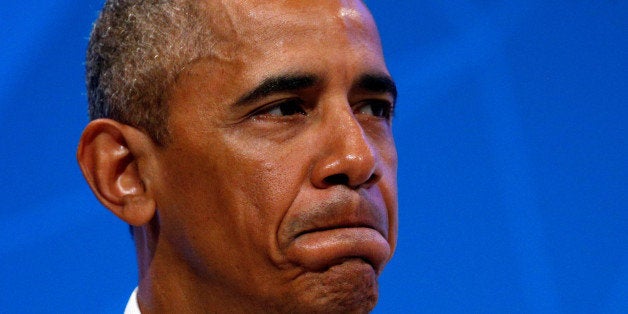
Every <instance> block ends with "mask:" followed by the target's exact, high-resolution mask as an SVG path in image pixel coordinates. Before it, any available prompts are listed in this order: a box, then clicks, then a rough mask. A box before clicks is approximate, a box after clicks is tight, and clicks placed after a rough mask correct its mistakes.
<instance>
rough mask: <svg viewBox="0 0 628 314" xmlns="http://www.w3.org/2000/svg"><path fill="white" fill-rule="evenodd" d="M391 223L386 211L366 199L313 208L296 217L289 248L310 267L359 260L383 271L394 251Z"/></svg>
mask: <svg viewBox="0 0 628 314" xmlns="http://www.w3.org/2000/svg"><path fill="white" fill-rule="evenodd" d="M387 225H388V219H387V215H386V211H385V210H383V209H382V208H381V207H379V206H375V205H374V204H372V203H370V202H367V201H364V200H357V201H354V202H350V203H349V204H347V203H346V202H338V203H335V204H332V205H330V204H327V205H326V206H322V207H317V208H314V209H311V208H310V209H309V210H307V211H303V212H302V213H301V214H300V215H299V216H297V217H295V218H294V220H293V222H292V225H291V227H292V228H289V230H290V232H289V234H291V235H292V236H290V237H289V239H288V241H287V243H286V244H287V245H286V247H285V248H286V251H285V252H286V254H287V257H288V259H289V260H290V261H292V262H293V263H295V264H298V265H300V266H302V267H304V268H306V269H307V270H309V271H325V270H327V269H329V268H330V267H332V266H335V265H340V264H342V263H344V262H346V261H347V260H356V261H359V262H363V263H364V264H367V265H370V267H371V268H372V269H373V271H374V272H375V273H376V274H379V273H380V272H381V270H382V269H383V267H384V265H385V264H386V262H387V261H388V259H389V258H390V255H391V247H390V243H389V242H388V240H387V236H386V235H387V230H388V228H387Z"/></svg>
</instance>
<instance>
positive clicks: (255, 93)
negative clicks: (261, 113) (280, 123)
mask: <svg viewBox="0 0 628 314" xmlns="http://www.w3.org/2000/svg"><path fill="white" fill-rule="evenodd" d="M318 82H319V79H318V78H317V77H316V76H314V75H308V74H287V75H279V76H273V77H269V78H267V79H265V80H264V81H262V83H260V84H259V85H257V87H255V88H254V89H253V90H251V91H250V92H248V93H246V94H244V95H243V96H242V97H240V98H238V100H237V101H236V102H235V105H236V106H241V105H245V104H247V103H251V102H254V101H256V100H259V99H261V98H264V97H266V96H269V95H272V94H277V93H282V92H289V91H296V90H301V89H305V88H309V87H312V86H314V85H315V84H316V83H318Z"/></svg>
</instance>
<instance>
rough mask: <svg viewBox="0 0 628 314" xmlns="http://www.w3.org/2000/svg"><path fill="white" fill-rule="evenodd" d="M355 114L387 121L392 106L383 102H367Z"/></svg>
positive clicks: (375, 100) (374, 100)
mask: <svg viewBox="0 0 628 314" xmlns="http://www.w3.org/2000/svg"><path fill="white" fill-rule="evenodd" d="M356 113H359V114H367V115H371V116H375V117H380V118H386V119H389V118H390V115H391V113H392V104H391V103H390V102H388V101H385V100H378V99H373V100H367V101H364V104H363V105H361V106H360V107H358V109H357V110H356Z"/></svg>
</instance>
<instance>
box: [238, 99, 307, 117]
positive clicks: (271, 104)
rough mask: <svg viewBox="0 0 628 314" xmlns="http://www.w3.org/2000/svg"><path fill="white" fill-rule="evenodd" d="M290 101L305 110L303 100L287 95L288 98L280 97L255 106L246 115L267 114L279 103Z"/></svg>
mask: <svg viewBox="0 0 628 314" xmlns="http://www.w3.org/2000/svg"><path fill="white" fill-rule="evenodd" d="M290 102H294V103H298V105H299V106H300V107H301V109H302V110H303V111H306V110H305V106H304V105H303V104H304V103H305V101H304V100H303V99H301V98H299V97H288V98H281V99H277V100H274V101H271V102H269V103H266V104H264V105H262V106H260V107H258V108H255V109H254V110H252V111H251V112H250V113H248V114H247V116H248V117H255V116H260V115H264V114H267V113H268V112H270V111H272V110H274V109H276V108H278V107H279V106H281V105H285V104H289V103H290Z"/></svg>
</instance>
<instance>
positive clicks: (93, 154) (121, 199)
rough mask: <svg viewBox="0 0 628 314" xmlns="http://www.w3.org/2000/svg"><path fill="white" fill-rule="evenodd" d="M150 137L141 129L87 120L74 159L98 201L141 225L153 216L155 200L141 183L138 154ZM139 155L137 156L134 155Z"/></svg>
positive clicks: (126, 220) (115, 123) (106, 121)
mask: <svg viewBox="0 0 628 314" xmlns="http://www.w3.org/2000/svg"><path fill="white" fill-rule="evenodd" d="M151 147H152V146H151V140H150V139H149V138H148V136H146V135H145V134H143V133H142V132H141V131H139V130H137V129H135V128H133V127H130V126H127V125H124V124H121V123H119V122H116V121H113V120H110V119H98V120H94V121H92V122H90V123H89V124H88V125H87V127H86V128H85V130H84V131H83V135H82V136H81V139H80V142H79V147H78V151H77V159H78V162H79V165H80V167H81V171H82V172H83V175H84V176H85V179H86V180H87V182H88V184H89V186H90V188H91V189H92V191H93V192H94V194H95V195H96V197H97V198H98V200H99V201H100V202H101V203H102V204H103V205H104V206H105V207H107V208H108V209H109V210H110V211H111V212H113V213H114V214H115V215H116V216H118V217H119V218H120V219H122V220H124V221H125V222H127V223H129V224H131V225H134V226H141V225H144V224H146V223H148V222H149V221H150V220H151V218H152V217H153V216H154V215H155V210H156V209H155V207H156V205H155V200H154V199H153V197H152V193H151V191H150V188H149V187H147V186H146V185H145V183H144V178H143V173H142V170H143V169H142V168H141V167H140V156H147V155H150V154H144V152H145V150H147V149H150V148H151ZM138 155H139V156H138Z"/></svg>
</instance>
